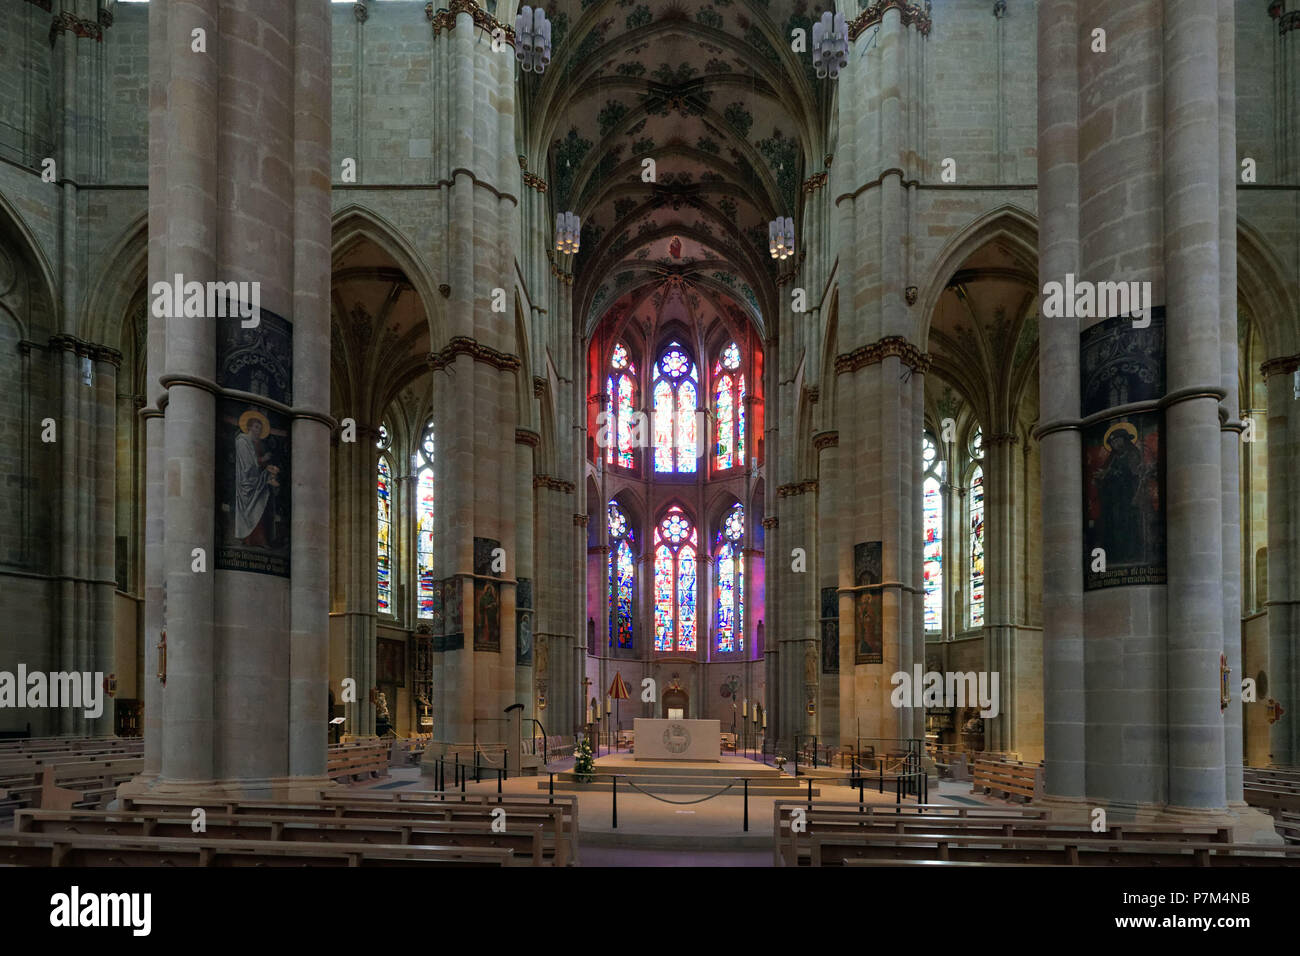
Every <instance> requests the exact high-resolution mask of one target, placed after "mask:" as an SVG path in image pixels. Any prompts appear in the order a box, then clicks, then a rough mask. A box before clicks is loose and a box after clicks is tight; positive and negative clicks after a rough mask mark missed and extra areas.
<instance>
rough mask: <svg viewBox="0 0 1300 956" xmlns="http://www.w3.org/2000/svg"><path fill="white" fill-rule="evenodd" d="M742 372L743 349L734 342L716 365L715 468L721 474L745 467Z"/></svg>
mask: <svg viewBox="0 0 1300 956" xmlns="http://www.w3.org/2000/svg"><path fill="white" fill-rule="evenodd" d="M739 372H740V346H738V345H736V343H735V342H732V343H731V344H730V345H728V346H727V347H726V348H725V349H723V350H722V357H721V358H719V359H718V361H717V362H715V363H714V364H713V380H714V381H713V419H714V431H715V433H716V440H715V441H714V445H713V467H714V468H716V469H717V470H719V471H722V470H724V469H727V468H736V467H740V466H743V465H744V464H745V376H744V375H741V374H739Z"/></svg>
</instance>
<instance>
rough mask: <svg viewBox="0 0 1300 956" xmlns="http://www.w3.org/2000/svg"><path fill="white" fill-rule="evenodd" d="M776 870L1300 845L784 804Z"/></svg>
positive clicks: (1136, 858)
mask: <svg viewBox="0 0 1300 956" xmlns="http://www.w3.org/2000/svg"><path fill="white" fill-rule="evenodd" d="M773 829H774V837H775V856H774V862H775V864H776V865H778V866H898V865H977V864H987V865H997V866H1026V865H1028V866H1214V867H1220V866H1283V865H1300V847H1292V846H1287V847H1277V846H1263V845H1246V844H1234V843H1232V842H1231V841H1232V832H1231V830H1230V829H1229V828H1227V827H1208V826H1206V827H1197V826H1182V825H1178V824H1136V823H1121V824H1111V825H1110V826H1109V827H1108V828H1107V829H1106V830H1105V831H1103V832H1100V833H1097V832H1094V831H1093V830H1092V829H1091V827H1090V826H1088V824H1086V823H1077V824H1076V823H1061V822H1053V821H1051V820H1050V819H1048V816H1047V812H1046V811H1045V810H1039V809H1033V808H1028V807H979V808H976V807H954V806H948V805H941V804H931V805H922V806H917V805H915V804H913V805H907V804H904V805H903V806H901V807H893V806H891V807H880V806H875V807H873V806H863V805H860V804H856V803H829V802H812V803H811V804H810V803H808V802H806V801H804V802H796V801H777V803H776V805H775V806H774V807H773Z"/></svg>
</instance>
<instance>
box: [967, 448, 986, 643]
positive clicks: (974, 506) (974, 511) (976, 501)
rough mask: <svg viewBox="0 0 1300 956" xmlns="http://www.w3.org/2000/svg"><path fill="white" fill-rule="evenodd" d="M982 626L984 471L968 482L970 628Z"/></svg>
mask: <svg viewBox="0 0 1300 956" xmlns="http://www.w3.org/2000/svg"><path fill="white" fill-rule="evenodd" d="M983 625H984V469H983V468H981V467H979V466H978V465H976V466H975V472H974V474H972V475H971V480H970V626H971V627H982V626H983Z"/></svg>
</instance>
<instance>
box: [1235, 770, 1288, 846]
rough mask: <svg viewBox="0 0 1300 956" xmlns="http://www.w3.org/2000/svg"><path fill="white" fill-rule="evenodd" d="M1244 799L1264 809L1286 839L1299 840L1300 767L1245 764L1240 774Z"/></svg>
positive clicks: (1251, 804) (1253, 805)
mask: <svg viewBox="0 0 1300 956" xmlns="http://www.w3.org/2000/svg"><path fill="white" fill-rule="evenodd" d="M1242 787H1243V790H1244V791H1245V797H1246V803H1248V804H1249V805H1250V806H1252V807H1258V808H1259V809H1261V810H1267V811H1268V812H1269V814H1271V815H1272V817H1273V827H1274V829H1276V830H1277V832H1278V833H1279V834H1280V835H1281V837H1282V839H1284V840H1286V842H1287V843H1300V768H1295V767H1247V768H1246V769H1245V771H1244V773H1243V774H1242Z"/></svg>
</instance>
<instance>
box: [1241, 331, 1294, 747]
mask: <svg viewBox="0 0 1300 956" xmlns="http://www.w3.org/2000/svg"><path fill="white" fill-rule="evenodd" d="M1297 369H1300V355H1292V356H1289V357H1286V358H1277V359H1271V360H1270V361H1268V362H1265V363H1264V365H1263V368H1262V371H1263V373H1264V375H1265V381H1266V382H1267V385H1268V446H1267V451H1268V670H1267V671H1266V672H1265V673H1266V674H1267V675H1268V691H1267V693H1263V692H1261V693H1260V700H1259V702H1258V703H1255V704H1252V705H1251V706H1252V707H1267V706H1268V700H1269V699H1272V700H1275V701H1277V702H1278V703H1280V704H1281V705H1282V708H1283V710H1284V711H1286V713H1284V714H1283V715H1282V718H1281V719H1280V720H1277V721H1275V722H1274V723H1273V724H1272V725H1271V727H1270V728H1269V764H1270V766H1274V767H1294V766H1295V765H1296V762H1297V761H1298V760H1300V731H1297V727H1300V714H1298V707H1297V703H1296V701H1297V690H1300V679H1298V665H1300V637H1298V636H1297V635H1300V534H1297V528H1298V527H1300V525H1298V524H1297V518H1298V517H1300V477H1298V476H1300V403H1297V402H1296V400H1295V397H1294V386H1293V380H1294V376H1295V372H1296V370H1297ZM1252 676H1253V675H1252Z"/></svg>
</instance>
